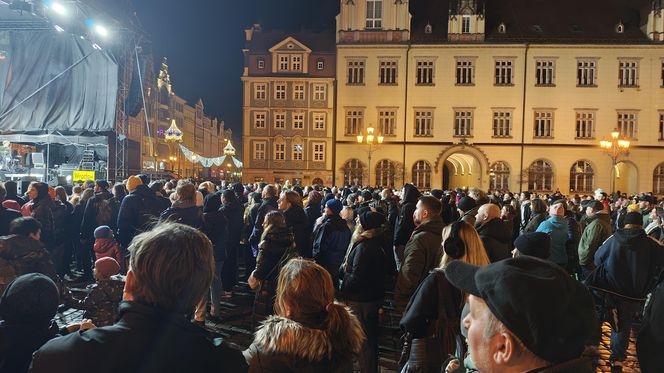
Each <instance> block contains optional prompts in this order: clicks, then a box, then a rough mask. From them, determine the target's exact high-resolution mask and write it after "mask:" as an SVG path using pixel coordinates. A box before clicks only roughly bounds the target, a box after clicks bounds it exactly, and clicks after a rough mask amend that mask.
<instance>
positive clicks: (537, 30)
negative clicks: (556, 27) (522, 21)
mask: <svg viewBox="0 0 664 373" xmlns="http://www.w3.org/2000/svg"><path fill="white" fill-rule="evenodd" d="M533 31H535V32H542V26H540V25H533Z"/></svg>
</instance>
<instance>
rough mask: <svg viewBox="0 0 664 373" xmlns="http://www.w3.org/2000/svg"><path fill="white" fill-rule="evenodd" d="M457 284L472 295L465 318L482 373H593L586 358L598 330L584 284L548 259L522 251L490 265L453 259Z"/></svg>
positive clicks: (448, 272) (452, 276) (450, 266)
mask: <svg viewBox="0 0 664 373" xmlns="http://www.w3.org/2000/svg"><path fill="white" fill-rule="evenodd" d="M445 274H446V276H447V278H448V279H449V281H450V283H452V285H454V286H456V287H457V288H459V289H460V290H462V291H463V292H464V293H468V294H470V296H469V298H468V302H469V305H470V313H469V314H468V316H466V317H465V318H464V320H463V325H464V326H465V327H466V328H467V329H468V347H469V350H470V354H471V356H472V359H473V362H474V363H475V366H476V367H477V370H478V371H480V372H485V373H486V372H548V371H556V372H568V373H571V372H583V373H585V372H588V373H590V372H594V370H593V367H592V361H591V359H590V358H589V357H584V356H583V353H584V351H585V350H586V346H587V345H589V344H590V342H591V340H592V339H593V336H594V335H595V331H596V330H598V328H599V323H598V321H597V316H596V315H595V311H594V304H593V299H592V296H591V294H590V292H589V291H588V289H586V288H585V287H584V286H583V284H581V283H579V282H577V281H575V280H573V279H572V278H571V277H570V276H569V275H568V274H567V272H565V270H564V269H562V268H560V266H557V265H555V264H553V263H551V262H549V261H546V260H541V259H538V258H534V257H531V256H527V255H523V256H518V257H516V258H510V259H505V260H502V261H499V262H496V263H493V264H490V265H488V266H486V267H476V266H473V265H471V264H468V263H466V262H463V261H458V260H455V261H452V262H451V263H450V264H448V266H447V267H446V269H445Z"/></svg>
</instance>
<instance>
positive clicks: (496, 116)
mask: <svg viewBox="0 0 664 373" xmlns="http://www.w3.org/2000/svg"><path fill="white" fill-rule="evenodd" d="M511 136H512V112H511V111H508V110H495V111H494V112H493V137H511Z"/></svg>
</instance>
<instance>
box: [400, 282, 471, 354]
mask: <svg viewBox="0 0 664 373" xmlns="http://www.w3.org/2000/svg"><path fill="white" fill-rule="evenodd" d="M463 304H464V298H463V294H462V293H461V291H460V290H459V289H457V288H455V287H454V286H452V284H450V282H449V281H448V280H447V277H446V276H445V273H444V272H443V271H442V270H433V271H431V273H429V275H428V276H427V277H426V278H425V279H424V281H422V283H421V284H420V286H419V287H418V288H417V290H416V291H415V293H414V294H413V296H412V297H411V298H410V302H408V305H407V306H406V310H405V311H404V314H403V317H402V318H401V321H400V322H399V325H400V326H401V330H403V331H404V332H406V333H409V334H410V337H412V338H426V337H432V336H434V335H437V336H439V337H440V338H441V342H442V345H443V353H444V354H451V355H454V353H455V349H456V342H457V339H458V338H460V336H461V329H460V324H461V310H462V309H463ZM436 326H437V329H436Z"/></svg>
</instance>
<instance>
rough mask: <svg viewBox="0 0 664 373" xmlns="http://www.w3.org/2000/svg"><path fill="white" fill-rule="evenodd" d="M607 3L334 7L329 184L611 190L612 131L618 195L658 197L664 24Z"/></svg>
mask: <svg viewBox="0 0 664 373" xmlns="http://www.w3.org/2000/svg"><path fill="white" fill-rule="evenodd" d="M568 3H569V4H568ZM617 3H619V2H612V3H611V4H607V2H605V1H601V0H588V1H583V2H575V3H574V4H573V5H570V4H572V3H571V2H569V1H556V2H539V1H530V2H519V6H516V5H515V2H514V1H513V0H512V1H510V0H495V1H477V0H458V1H434V0H427V1H411V2H409V1H405V0H403V1H382V0H355V1H345V0H342V1H341V9H340V14H339V15H338V16H337V79H338V86H337V92H338V95H337V97H338V98H337V102H336V117H337V125H336V142H335V144H336V145H335V166H334V167H335V183H336V184H337V185H342V184H353V183H361V184H365V185H367V184H371V185H381V186H394V187H400V186H401V185H402V184H403V183H404V182H409V183H413V184H415V185H416V186H418V187H420V188H422V189H432V188H453V187H461V186H478V187H481V188H483V189H489V188H491V189H505V190H511V191H519V190H536V191H555V190H560V191H561V192H563V193H586V192H591V191H593V190H594V189H596V188H603V189H604V190H607V191H608V189H609V188H610V184H611V178H612V175H613V173H612V160H611V158H610V157H608V156H607V155H606V154H604V153H602V151H601V150H600V147H599V142H600V140H602V139H603V138H604V137H606V136H608V135H609V133H610V132H611V131H612V130H613V129H614V128H618V129H619V130H620V132H621V133H622V134H623V135H624V136H625V137H627V138H628V139H629V140H630V142H631V147H630V152H629V154H628V155H627V156H623V157H621V158H620V159H619V163H618V164H617V166H616V169H615V174H616V176H617V178H616V187H615V188H616V190H620V191H622V192H628V193H637V192H641V191H650V190H652V191H654V192H655V193H657V194H664V163H662V162H663V161H664V151H663V149H664V147H663V145H664V143H663V141H664V133H663V131H664V45H662V44H661V43H660V42H658V41H659V40H661V39H662V35H663V34H662V32H663V31H664V24H663V22H662V14H663V13H662V12H661V9H660V6H659V3H660V2H659V1H656V2H654V3H653V4H651V5H648V6H646V7H645V8H644V9H638V8H633V7H630V5H629V3H630V2H628V1H624V2H623V3H625V4H623V5H620V6H618V5H616V4H617ZM566 4H567V5H566ZM370 126H371V127H374V128H376V130H377V131H379V132H380V133H381V134H382V135H383V136H384V139H385V141H384V143H383V144H382V145H379V146H377V147H374V149H373V151H372V154H371V161H372V163H371V165H370V169H371V174H369V172H368V169H369V167H368V165H367V161H368V158H369V154H368V151H367V150H368V147H367V145H358V144H357V142H356V137H357V135H360V134H362V133H364V132H366V128H367V127H370Z"/></svg>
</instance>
